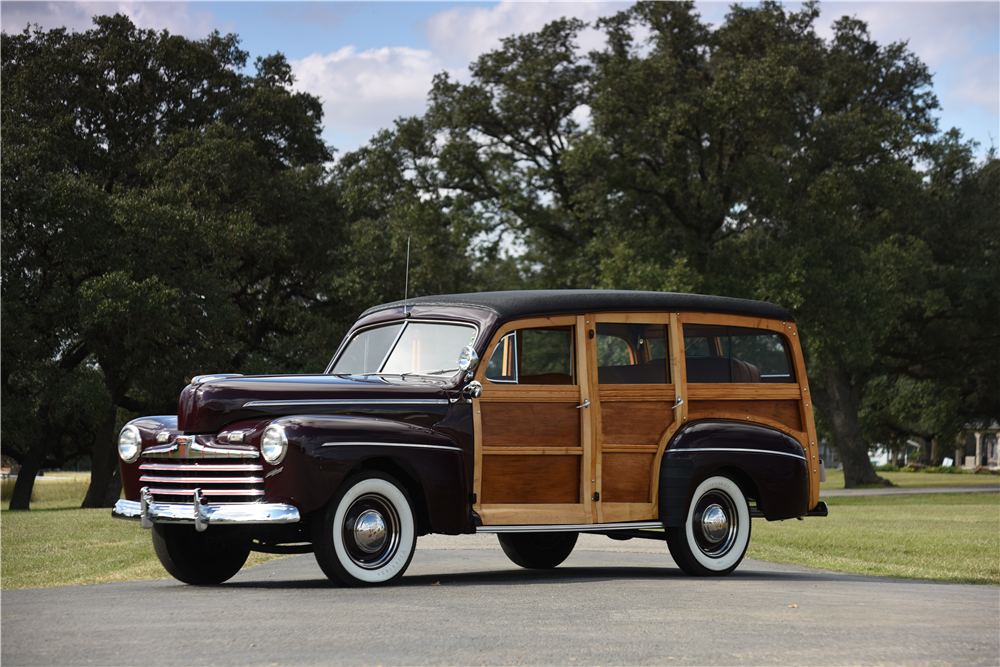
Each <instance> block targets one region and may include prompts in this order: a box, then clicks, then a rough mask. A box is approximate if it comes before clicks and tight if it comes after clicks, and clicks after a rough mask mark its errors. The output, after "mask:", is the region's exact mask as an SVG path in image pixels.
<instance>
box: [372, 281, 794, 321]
mask: <svg viewBox="0 0 1000 667" xmlns="http://www.w3.org/2000/svg"><path fill="white" fill-rule="evenodd" d="M404 305H407V306H462V307H466V308H479V309H482V310H488V311H490V312H493V313H496V315H497V316H498V317H499V318H500V319H501V320H510V319H514V318H520V317H533V316H540V315H569V314H582V313H601V312H620V311H668V312H669V311H674V312H682V311H688V312H703V313H726V314H730V315H746V316H749V317H763V318H768V319H773V320H783V321H786V322H794V321H795V319H794V318H793V317H792V315H791V313H789V312H788V311H787V310H785V309H784V308H782V307H781V306H778V305H775V304H773V303H767V302H766V301H751V300H749V299H733V298H730V297H727V296H709V295H705V294H678V293H676V292H637V291H628V290H582V289H573V290H523V291H510V292H474V293H469V294H441V295H438V296H419V297H414V298H412V299H407V300H406V301H405V303H404V302H403V301H394V302H392V303H386V304H382V305H381V306H375V307H373V308H369V309H368V310H366V311H365V312H364V313H362V315H361V316H362V317H365V316H366V315H371V314H372V313H377V312H379V311H382V310H388V309H391V308H402V307H403V306H404Z"/></svg>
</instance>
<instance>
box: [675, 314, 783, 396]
mask: <svg viewBox="0 0 1000 667" xmlns="http://www.w3.org/2000/svg"><path fill="white" fill-rule="evenodd" d="M684 356H685V364H686V365H687V381H688V382H689V383H730V382H736V383H748V382H750V383H758V382H760V383H783V382H795V375H794V373H793V372H792V364H791V357H790V355H789V353H788V344H787V341H786V340H785V337H784V336H782V335H781V334H779V333H777V332H774V331H769V330H767V329H749V328H744V327H730V326H707V325H700V324H685V325H684Z"/></svg>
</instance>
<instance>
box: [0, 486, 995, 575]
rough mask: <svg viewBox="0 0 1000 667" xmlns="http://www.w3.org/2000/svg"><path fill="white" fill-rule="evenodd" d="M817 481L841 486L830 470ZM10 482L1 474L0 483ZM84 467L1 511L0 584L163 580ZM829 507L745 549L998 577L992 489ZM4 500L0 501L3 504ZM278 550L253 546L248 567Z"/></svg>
mask: <svg viewBox="0 0 1000 667" xmlns="http://www.w3.org/2000/svg"><path fill="white" fill-rule="evenodd" d="M880 474H882V475H883V476H884V477H888V478H889V479H890V480H891V481H892V482H893V483H895V484H897V485H899V486H903V487H920V486H967V485H979V484H994V485H995V484H1000V478H998V477H997V476H995V475H946V474H933V473H913V472H897V473H880ZM827 475H828V477H827V482H825V483H824V484H823V486H822V488H824V489H827V488H832V489H840V488H843V486H844V477H843V473H842V472H840V471H829V472H828V473H827ZM6 483H8V482H7V481H5V484H6ZM88 483H89V475H87V474H86V473H55V474H52V475H46V477H44V478H40V479H39V480H37V482H36V484H35V492H34V493H33V494H32V502H31V507H32V511H30V512H11V511H8V510H5V511H3V512H0V588H3V589H5V590H6V589H14V588H47V587H52V586H71V585H77V584H96V583H106V582H112V581H138V580H144V579H168V578H169V577H168V575H167V573H166V572H165V571H164V570H163V568H162V566H161V565H160V562H159V560H157V558H156V555H155V554H154V553H153V544H152V541H151V539H150V535H149V531H146V530H142V529H141V528H140V527H139V524H138V523H137V522H133V521H120V520H117V519H113V518H112V517H111V511H110V510H107V509H86V510H83V509H76V508H78V507H79V506H80V503H81V502H82V500H83V496H84V494H85V493H86V490H87V484H88ZM826 500H827V503H828V504H829V505H830V516H829V517H825V518H810V519H806V520H805V521H784V522H775V523H769V522H767V521H763V520H759V519H758V520H755V521H754V523H753V536H752V538H751V540H750V549H749V550H748V551H747V557H748V558H755V559H760V560H767V561H772V562H777V563H789V564H792V565H804V566H808V567H821V568H826V569H831V570H839V571H842V572H854V573H857V574H871V575H879V576H887V577H900V578H913V579H928V580H934V581H948V582H957V583H971V584H987V585H992V586H998V585H1000V557H998V554H1000V494H936V495H926V496H878V497H851V498H828V499H826ZM6 505H7V503H6V502H4V507H6ZM278 557H279V556H274V555H271V554H257V553H254V554H251V555H250V560H249V561H247V566H248V567H249V566H251V565H257V564H260V563H264V562H267V561H269V560H272V559H274V558H278Z"/></svg>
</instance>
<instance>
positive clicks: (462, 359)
mask: <svg viewBox="0 0 1000 667" xmlns="http://www.w3.org/2000/svg"><path fill="white" fill-rule="evenodd" d="M477 366H479V355H478V354H476V350H475V349H474V348H473V347H472V346H471V345H466V346H465V347H463V348H462V352H461V353H460V354H459V355H458V368H459V370H461V371H462V372H463V373H465V372H466V371H474V370H476V367H477Z"/></svg>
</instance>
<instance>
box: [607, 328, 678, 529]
mask: <svg viewBox="0 0 1000 667" xmlns="http://www.w3.org/2000/svg"><path fill="white" fill-rule="evenodd" d="M671 317H672V316H671V315H669V314H666V313H599V314H597V315H595V316H593V317H592V320H593V322H594V323H593V325H592V326H591V329H590V330H589V331H588V336H587V342H588V345H589V356H590V364H589V365H590V367H591V368H593V369H595V372H593V373H592V376H593V380H594V381H595V383H594V385H593V388H592V395H593V396H594V399H593V403H592V408H593V409H594V417H595V422H596V423H595V425H594V441H595V442H594V464H595V474H594V479H595V484H596V488H595V493H596V495H595V498H597V499H598V502H597V503H596V504H595V512H596V514H597V521H598V522H600V523H615V522H623V521H649V520H652V519H654V518H656V506H657V504H656V501H657V498H656V495H657V483H658V481H659V463H660V459H661V458H662V455H663V450H664V448H665V446H666V443H667V442H668V440H669V439H670V437H671V436H672V435H673V434H674V432H676V430H677V427H678V425H679V424H680V423H681V422H682V415H683V401H682V400H681V399H682V396H683V383H680V382H676V378H678V377H679V375H680V373H679V372H678V371H679V369H678V368H677V367H676V366H677V356H676V354H672V351H673V350H676V349H678V346H679V345H678V341H677V340H676V331H677V328H676V325H675V326H673V327H671ZM673 317H674V319H676V316H673Z"/></svg>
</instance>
